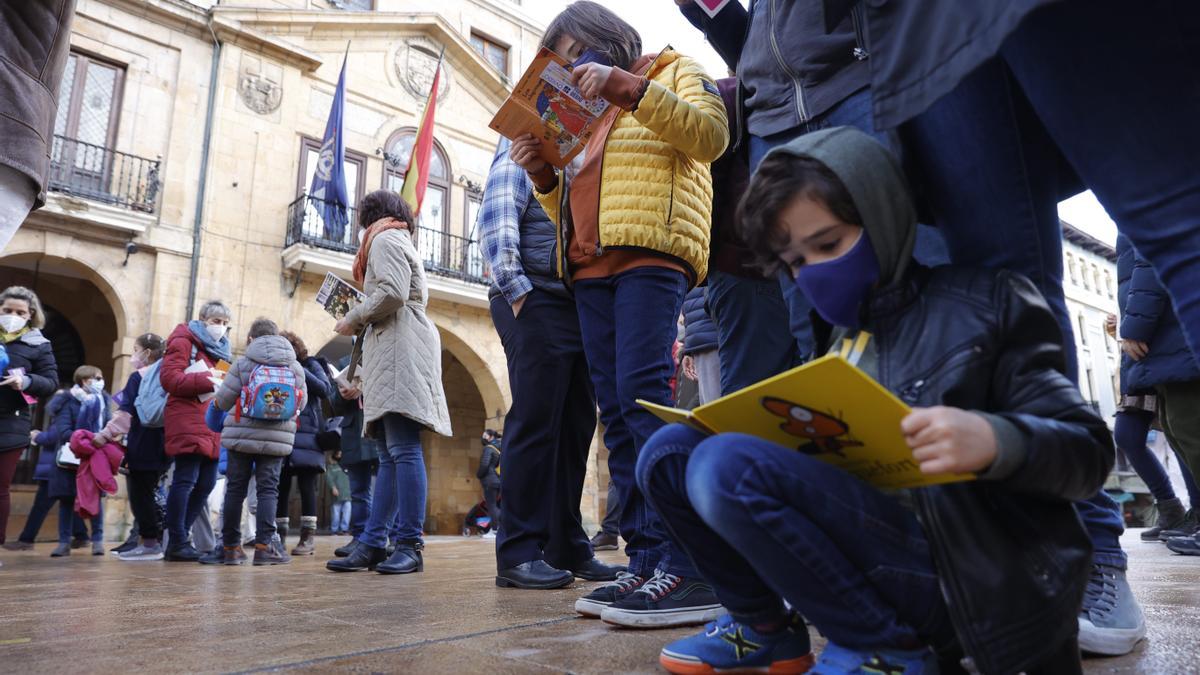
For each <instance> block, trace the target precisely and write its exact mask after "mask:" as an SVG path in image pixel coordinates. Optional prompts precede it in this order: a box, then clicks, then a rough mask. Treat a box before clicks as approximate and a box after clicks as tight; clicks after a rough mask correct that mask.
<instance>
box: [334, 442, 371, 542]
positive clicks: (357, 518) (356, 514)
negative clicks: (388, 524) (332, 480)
mask: <svg viewBox="0 0 1200 675" xmlns="http://www.w3.org/2000/svg"><path fill="white" fill-rule="evenodd" d="M376 466H378V463H377V462H375V461H370V462H358V463H357V464H343V465H342V468H344V469H345V470H346V475H347V476H348V477H349V478H350V534H351V535H352V536H353V537H354V538H355V539H358V537H359V535H361V534H362V533H363V530H364V529H366V527H367V518H368V517H369V516H370V515H371V477H372V476H373V475H374V474H375V467H376Z"/></svg>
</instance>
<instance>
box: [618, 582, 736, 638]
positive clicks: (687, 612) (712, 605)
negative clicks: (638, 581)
mask: <svg viewBox="0 0 1200 675" xmlns="http://www.w3.org/2000/svg"><path fill="white" fill-rule="evenodd" d="M724 613H725V610H724V608H722V607H721V601H720V600H718V599H717V595H716V593H714V592H713V588H712V586H710V585H709V584H708V583H706V582H704V581H703V580H701V579H695V578H688V577H680V576H676V575H674V574H668V573H666V572H664V571H662V570H655V572H654V576H653V577H652V578H651V579H650V580H649V581H647V582H646V583H644V584H642V586H641V588H638V589H637V590H635V591H634V592H632V593H630V594H629V595H627V596H625V597H624V598H622V599H621V600H618V601H616V602H614V603H613V604H612V605H610V606H608V607H606V608H605V609H604V611H602V612H601V613H600V618H601V619H602V620H603V621H604V623H610V624H613V625H614V626H624V627H626V628H669V627H674V626H699V625H704V624H706V623H708V622H709V621H715V620H716V619H717V617H719V616H721V615H722V614H724Z"/></svg>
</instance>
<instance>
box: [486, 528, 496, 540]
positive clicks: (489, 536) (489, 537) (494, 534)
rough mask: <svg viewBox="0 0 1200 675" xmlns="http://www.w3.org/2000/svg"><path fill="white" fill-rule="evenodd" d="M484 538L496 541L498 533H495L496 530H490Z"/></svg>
mask: <svg viewBox="0 0 1200 675" xmlns="http://www.w3.org/2000/svg"><path fill="white" fill-rule="evenodd" d="M483 538H484V539H495V538H496V531H495V530H488V531H487V532H486V533H484V535H483Z"/></svg>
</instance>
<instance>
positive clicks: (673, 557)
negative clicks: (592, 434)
mask: <svg viewBox="0 0 1200 675" xmlns="http://www.w3.org/2000/svg"><path fill="white" fill-rule="evenodd" d="M686 290H687V279H686V278H685V277H684V275H683V274H681V273H679V272H676V271H674V270H669V269H666V268H662V267H640V268H637V269H633V270H629V271H628V272H622V273H621V274H617V275H615V276H611V277H606V278H603V279H583V280H580V281H577V282H576V283H575V305H576V306H577V307H578V308H579V326H580V329H581V330H582V332H583V349H584V352H585V353H586V354H587V360H588V369H589V371H590V372H591V376H592V385H593V386H594V387H595V390H596V402H597V403H598V404H599V406H600V421H601V422H603V423H604V444H605V446H607V447H608V470H609V473H610V474H611V475H612V480H613V482H614V483H616V485H617V492H618V494H619V497H620V503H621V521H620V522H621V536H622V537H623V538H624V539H625V541H626V546H625V552H626V553H628V554H629V571H630V572H631V573H633V574H637V575H640V576H648V575H649V574H650V573H651V572H652V571H653V570H655V569H656V568H659V567H662V568H665V569H666V570H667V571H668V572H670V573H672V574H677V575H679V576H688V577H691V576H695V570H694V569H692V566H691V563H690V562H689V561H688V560H687V557H686V556H684V555H683V554H682V553H681V552H679V551H678V550H676V549H675V548H674V547H673V546H672V545H671V543H670V541H669V540H668V539H667V535H666V531H665V530H663V527H662V523H661V522H660V521H659V518H658V515H657V514H656V513H655V512H654V509H653V508H651V507H650V506H649V505H648V504H647V503H646V500H645V499H643V497H642V493H641V492H640V491H639V490H638V489H637V485H636V484H635V483H634V467H635V466H636V465H637V458H638V453H640V452H641V450H642V446H643V445H645V443H646V441H647V440H648V439H649V438H650V436H651V435H652V434H653V433H654V432H655V431H658V429H659V428H661V427H662V425H663V423H662V422H661V421H660V420H659V419H658V418H657V417H655V416H654V415H652V414H650V413H649V412H648V411H647V410H646V409H645V408H643V407H642V406H640V405H638V404H637V399H644V400H646V401H650V402H651V403H659V404H662V405H670V404H671V389H670V385H669V384H668V382H669V380H670V377H671V372H672V370H673V365H672V362H671V346H672V344H674V342H675V336H676V332H677V328H676V321H677V320H678V318H679V310H680V308H681V307H682V305H683V295H684V292H685V291H686Z"/></svg>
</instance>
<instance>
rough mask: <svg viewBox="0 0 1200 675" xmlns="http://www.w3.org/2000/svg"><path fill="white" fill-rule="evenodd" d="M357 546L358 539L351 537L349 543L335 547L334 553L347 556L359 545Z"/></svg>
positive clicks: (338, 555)
mask: <svg viewBox="0 0 1200 675" xmlns="http://www.w3.org/2000/svg"><path fill="white" fill-rule="evenodd" d="M357 546H358V540H357V539H351V540H350V543H349V544H346V545H345V546H339V547H338V548H335V549H333V554H334V555H335V556H337V557H339V558H345V557H346V556H348V555H350V554H351V553H353V552H354V549H355V547H357Z"/></svg>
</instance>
